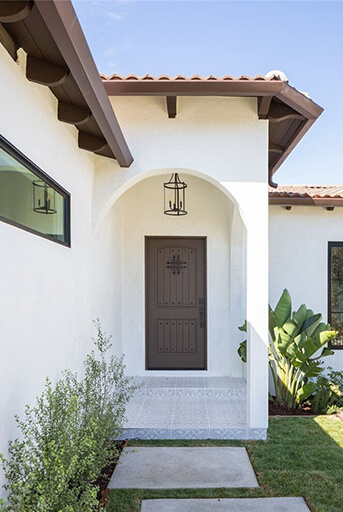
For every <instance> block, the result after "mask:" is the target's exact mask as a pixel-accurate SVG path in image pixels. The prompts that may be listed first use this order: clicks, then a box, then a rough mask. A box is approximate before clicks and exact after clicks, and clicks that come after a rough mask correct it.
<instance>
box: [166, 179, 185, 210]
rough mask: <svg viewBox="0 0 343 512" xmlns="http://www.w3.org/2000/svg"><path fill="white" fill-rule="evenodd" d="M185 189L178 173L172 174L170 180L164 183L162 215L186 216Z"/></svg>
mask: <svg viewBox="0 0 343 512" xmlns="http://www.w3.org/2000/svg"><path fill="white" fill-rule="evenodd" d="M186 188H187V185H186V183H185V182H184V181H181V180H180V178H179V175H178V173H177V172H176V173H173V174H172V175H171V178H170V180H169V181H168V182H167V183H164V213H165V215H186V214H187V211H186Z"/></svg>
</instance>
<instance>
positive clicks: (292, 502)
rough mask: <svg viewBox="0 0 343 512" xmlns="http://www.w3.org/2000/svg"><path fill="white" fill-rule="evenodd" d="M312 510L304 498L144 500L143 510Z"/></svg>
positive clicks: (233, 511) (267, 511)
mask: <svg viewBox="0 0 343 512" xmlns="http://www.w3.org/2000/svg"><path fill="white" fill-rule="evenodd" d="M162 510H163V512H281V510H282V512H295V511H296V512H310V509H309V508H308V506H307V505H306V502H305V500H304V499H303V498H225V499H197V500H192V499H189V500H177V499H173V500H168V499H164V500H143V501H142V508H141V512H161V511H162Z"/></svg>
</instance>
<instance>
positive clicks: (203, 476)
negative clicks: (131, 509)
mask: <svg viewBox="0 0 343 512" xmlns="http://www.w3.org/2000/svg"><path fill="white" fill-rule="evenodd" d="M120 462H121V463H120V464H119V465H118V466H117V467H116V469H115V471H114V473H113V476H112V478H111V481H110V483H109V486H108V487H109V489H199V488H202V487H206V488H219V487H258V482H257V480H256V476H255V473H254V470H253V468H252V466H251V463H250V460H249V457H248V454H247V452H246V450H245V448H227V447H219V448H200V447H199V448H198V447H193V448H137V449H136V451H133V449H132V448H125V449H124V456H123V457H122V458H121V460H120Z"/></svg>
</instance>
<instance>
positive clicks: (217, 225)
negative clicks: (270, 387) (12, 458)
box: [0, 45, 268, 485]
mask: <svg viewBox="0 0 343 512" xmlns="http://www.w3.org/2000/svg"><path fill="white" fill-rule="evenodd" d="M25 61H26V56H25V54H24V52H22V51H21V50H20V51H19V61H18V62H17V63H15V62H14V61H13V60H12V59H11V57H10V56H9V55H8V53H7V52H6V51H5V50H4V48H3V47H2V46H1V45H0V76H2V77H6V79H5V80H1V81H0V119H1V133H2V135H3V136H4V137H5V138H6V139H8V140H9V141H10V142H11V143H12V144H13V145H14V146H15V147H17V148H18V150H20V151H21V152H22V153H23V154H24V155H25V156H27V157H28V158H29V159H31V160H32V161H33V162H34V163H35V164H36V165H38V166H39V167H40V168H41V169H42V170H43V171H44V172H46V173H47V174H48V175H49V176H50V177H51V178H53V179H54V180H55V181H56V182H57V183H59V184H60V185H61V186H62V187H63V188H65V189H66V190H68V191H69V192H70V193H71V248H68V247H64V246H62V245H59V244H56V243H54V242H52V241H50V240H46V239H44V238H41V237H39V236H37V235H34V234H31V233H28V232H26V231H24V230H22V229H19V228H16V227H14V226H11V225H9V224H6V223H4V222H0V239H1V252H0V264H1V268H2V282H1V284H2V286H1V288H2V290H4V291H5V293H2V294H1V296H0V310H1V313H2V315H1V316H2V321H1V323H0V340H1V347H2V348H1V372H0V389H1V390H5V391H3V392H2V393H1V396H0V415H1V418H2V421H1V422H0V452H6V447H7V443H8V440H9V439H11V438H13V437H14V436H15V435H16V434H17V432H16V428H15V424H14V420H13V416H14V414H15V413H18V414H19V415H20V414H22V413H23V410H24V405H25V404H26V403H31V404H32V402H33V401H34V398H35V396H37V395H38V394H40V393H41V391H42V388H43V386H44V381H45V378H46V376H49V377H50V378H51V379H52V380H53V381H54V380H55V379H57V378H58V376H59V375H60V371H61V370H63V369H65V368H71V369H72V370H77V371H80V370H81V368H82V360H83V358H84V356H85V354H86V353H87V352H88V351H89V349H90V348H91V346H92V343H91V336H92V334H93V331H92V320H93V319H95V318H97V317H99V318H100V319H101V321H102V324H103V327H104V329H105V330H106V331H107V332H108V333H113V334H114V345H115V350H116V351H117V352H118V353H121V352H122V351H124V352H127V355H128V357H129V360H128V362H129V365H130V368H132V372H135V373H138V372H140V371H141V370H140V369H139V370H138V367H137V363H136V362H135V361H134V359H133V356H132V354H131V353H130V355H129V352H128V351H129V350H130V346H129V345H128V339H129V334H130V333H129V332H128V324H127V321H128V320H129V321H131V322H132V311H133V310H132V307H131V306H130V300H131V298H132V296H131V295H130V293H129V291H128V289H127V282H126V281H125V277H126V279H127V278H128V276H129V274H130V272H131V270H132V265H133V263H132V261H131V262H130V260H129V259H128V260H127V261H126V259H125V258H126V256H127V253H128V252H130V250H131V249H132V254H136V255H137V254H138V255H139V259H138V263H139V264H143V263H144V261H143V253H142V248H143V240H144V236H145V235H154V234H158V235H168V234H175V235H185V236H187V235H188V236H191V235H194V234H197V235H201V236H207V237H208V241H209V255H210V261H211V269H210V271H209V278H210V279H211V283H210V285H209V294H210V295H209V297H212V298H213V296H214V289H215V286H218V287H219V288H220V287H222V282H221V277H223V276H224V277H225V279H227V280H228V281H229V283H231V284H230V286H231V292H230V288H229V285H228V287H227V288H226V289H224V288H223V287H222V291H221V294H220V297H221V299H222V300H223V302H222V303H221V304H220V305H218V304H217V305H216V304H215V302H213V299H211V300H212V304H211V306H210V309H209V321H211V322H213V327H212V331H211V337H210V338H209V342H211V343H214V342H216V343H218V347H219V349H220V350H222V351H224V353H225V358H224V359H223V361H220V360H219V357H218V354H217V353H216V351H215V350H214V345H213V347H212V348H211V351H210V370H211V369H212V368H213V374H224V373H225V368H227V369H228V372H230V374H231V375H240V373H241V366H240V362H239V360H238V358H237V356H236V348H237V344H238V342H239V341H240V340H241V337H240V333H239V332H238V331H237V329H236V327H237V325H236V324H240V323H241V322H242V321H243V317H244V315H245V306H244V305H245V283H244V282H243V281H244V280H243V279H242V277H241V276H242V274H243V273H244V271H245V262H244V255H243V256H242V248H245V247H246V245H245V243H246V239H245V236H244V234H243V231H244V230H243V227H242V226H243V224H244V222H245V220H244V219H245V218H248V217H249V215H248V212H249V209H250V208H251V206H250V202H251V198H254V200H255V204H256V201H257V203H258V204H261V205H262V210H263V208H264V207H265V206H266V205H267V183H266V182H267V154H268V151H267V147H268V126H267V122H266V121H259V120H258V117H257V101H256V100H255V99H251V98H248V99H240V98H236V99H233V98H230V99H224V98H181V99H180V100H179V102H178V104H179V114H178V117H177V118H176V119H174V120H170V119H168V118H167V115H166V110H165V105H164V101H165V99H164V98H132V99H131V100H130V105H129V104H128V101H127V100H126V99H124V98H117V99H116V100H115V102H114V103H115V108H116V112H117V111H118V118H119V121H120V122H121V123H122V127H123V131H124V134H125V136H126V138H127V141H128V144H129V146H130V148H131V150H132V152H133V154H134V156H135V162H134V163H133V165H132V166H131V167H130V168H129V169H124V168H120V167H119V165H118V163H117V162H116V161H113V160H110V159H106V158H103V157H98V156H95V155H93V154H90V153H87V152H83V151H81V150H79V149H78V146H77V130H76V129H75V128H74V127H73V126H68V125H65V124H62V123H59V122H58V121H57V100H56V99H55V98H54V96H53V95H52V94H51V92H50V91H49V90H48V89H47V88H45V87H43V86H40V85H37V84H34V83H30V82H29V81H28V80H27V79H26V78H25ZM143 100H144V101H143ZM180 168H182V169H183V170H184V174H186V175H187V174H190V175H191V176H190V177H189V178H187V179H188V180H189V183H190V185H191V184H192V185H194V188H193V191H192V188H191V186H190V188H189V198H190V203H189V208H190V213H189V216H188V217H187V219H184V224H183V227H182V229H176V228H175V224H172V221H174V220H175V219H170V220H168V221H167V220H166V219H165V218H164V217H163V216H161V219H160V220H158V219H157V217H156V218H153V219H150V220H149V218H148V217H149V214H150V215H154V214H155V210H154V208H158V210H159V211H160V208H161V202H160V201H161V200H162V191H159V192H157V188H158V190H159V187H160V183H159V182H157V181H154V179H152V182H154V187H155V189H154V194H153V196H152V199H154V198H155V197H157V194H158V193H159V194H160V196H159V200H158V201H159V202H158V206H157V205H155V206H152V205H151V206H149V209H148V210H147V213H146V215H145V217H144V216H143V217H142V218H141V217H139V216H140V209H139V208H137V206H136V205H138V206H139V205H140V204H139V201H142V200H143V199H142V197H141V198H140V199H139V201H138V202H137V203H136V199H137V198H136V196H135V187H133V188H132V190H129V189H130V188H131V186H133V185H134V184H135V183H138V182H139V181H140V180H143V179H145V178H148V177H149V176H150V177H152V176H155V175H160V176H162V175H164V176H165V175H166V174H169V173H170V172H173V170H177V169H180ZM187 169H189V171H187ZM202 176H203V177H206V183H205V185H204V184H203V183H202V180H201V177H202ZM156 180H157V178H156ZM147 183H148V180H147V181H146V184H147ZM157 183H159V185H157ZM146 184H144V182H143V181H142V185H141V187H143V188H142V189H144V187H146ZM139 186H140V185H137V187H139ZM211 187H212V188H211ZM136 190H138V189H136ZM125 191H128V192H127V196H126V197H125V194H124V195H123V197H122V198H121V199H119V198H120V196H121V195H122V194H123V193H124V192H125ZM194 191H197V192H198V194H199V197H200V198H201V203H202V204H203V206H205V205H206V203H207V204H209V205H210V207H211V208H210V210H209V212H210V213H209V215H207V216H206V213H205V208H204V211H203V210H202V207H201V203H200V204H197V196H196V195H194V196H193V199H192V194H193V193H194ZM247 191H248V196H249V201H248V200H247V199H246V197H247ZM116 200H118V203H117V204H116V205H115V206H114V204H115V201H116ZM120 203H121V204H120ZM192 208H193V212H192V211H191V209H192ZM195 216H196V217H197V218H196V220H195ZM263 218H264V217H263ZM192 219H193V221H194V222H192ZM143 221H145V223H146V224H145V225H143ZM260 221H261V219H260V218H259V219H257V220H256V223H257V224H256V229H257V230H259V229H262V230H266V225H267V224H266V218H264V221H263V226H262V227H261V226H260V225H259V224H258V223H260ZM240 223H243V224H240ZM248 223H249V229H250V230H251V231H253V228H254V219H253V216H251V218H250V219H249V222H248ZM179 226H180V225H179ZM217 243H218V244H219V245H220V248H221V252H220V262H221V271H220V272H219V270H218V269H216V268H213V267H214V265H215V257H214V253H215V250H216V244H217ZM124 246H125V250H124ZM260 253H261V255H262V256H263V255H265V256H267V254H266V253H267V239H266V238H263V243H262V244H261V248H260ZM230 264H231V267H230ZM130 265H131V266H130ZM118 269H123V272H124V274H123V276H122V275H121V274H120V272H119V271H118ZM142 271H143V269H142V268H141V269H140V272H141V274H140V276H139V279H140V280H139V281H137V283H136V284H137V289H138V290H139V293H140V295H139V296H138V297H135V300H137V301H138V300H139V301H140V302H139V308H140V311H142V308H143V303H142V293H143V286H144V282H143V279H142ZM265 277H267V276H265ZM251 289H252V288H251ZM233 290H235V293H234V292H233ZM230 293H231V297H230ZM253 295H255V297H256V303H258V306H257V307H258V308H260V307H262V306H261V301H260V299H259V290H258V289H257V287H256V290H255V293H254V294H251V293H250V302H251V300H252V298H253ZM232 296H234V298H233V299H232ZM238 297H241V298H240V299H238ZM258 301H259V302H258ZM137 304H138V302H137ZM262 311H263V309H262ZM130 315H131V316H130ZM262 316H263V315H262ZM230 317H231V318H230ZM139 322H140V323H139V324H138V325H137V326H135V328H137V329H139V333H138V331H137V333H136V332H135V334H136V335H137V336H138V334H139V335H141V332H142V322H143V320H141V319H140V320H139ZM219 323H220V325H216V324H219ZM262 330H263V329H262ZM225 332H226V333H227V337H225ZM261 335H262V337H263V336H264V335H263V333H262V334H261ZM217 336H218V339H217ZM135 342H137V340H135ZM231 342H232V343H231ZM139 343H140V344H141V348H142V343H143V340H142V338H139ZM130 358H131V359H130ZM261 371H262V373H263V369H262V370H261V369H260V370H259V372H261ZM256 373H257V370H256ZM255 380H256V376H255ZM260 380H261V383H262V384H261V385H260V387H257V388H256V393H257V395H261V397H262V398H261V399H262V400H263V396H264V395H266V394H265V389H264V387H263V378H262V379H260ZM255 402H256V401H255ZM255 408H256V410H257V409H261V407H260V404H258V403H257V402H256V403H255ZM263 422H264V424H263V425H262V424H261V422H259V420H258V421H257V422H255V425H253V424H252V426H257V427H263V426H264V425H265V426H266V419H265V418H263V421H262V423H263ZM1 483H2V482H1V477H0V485H1Z"/></svg>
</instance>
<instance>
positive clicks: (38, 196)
mask: <svg viewBox="0 0 343 512" xmlns="http://www.w3.org/2000/svg"><path fill="white" fill-rule="evenodd" d="M33 211H34V212H37V213H45V214H46V215H52V214H54V213H57V210H56V209H55V190H54V189H53V188H52V187H50V186H49V185H48V184H47V183H45V181H42V180H35V181H34V182H33Z"/></svg>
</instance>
